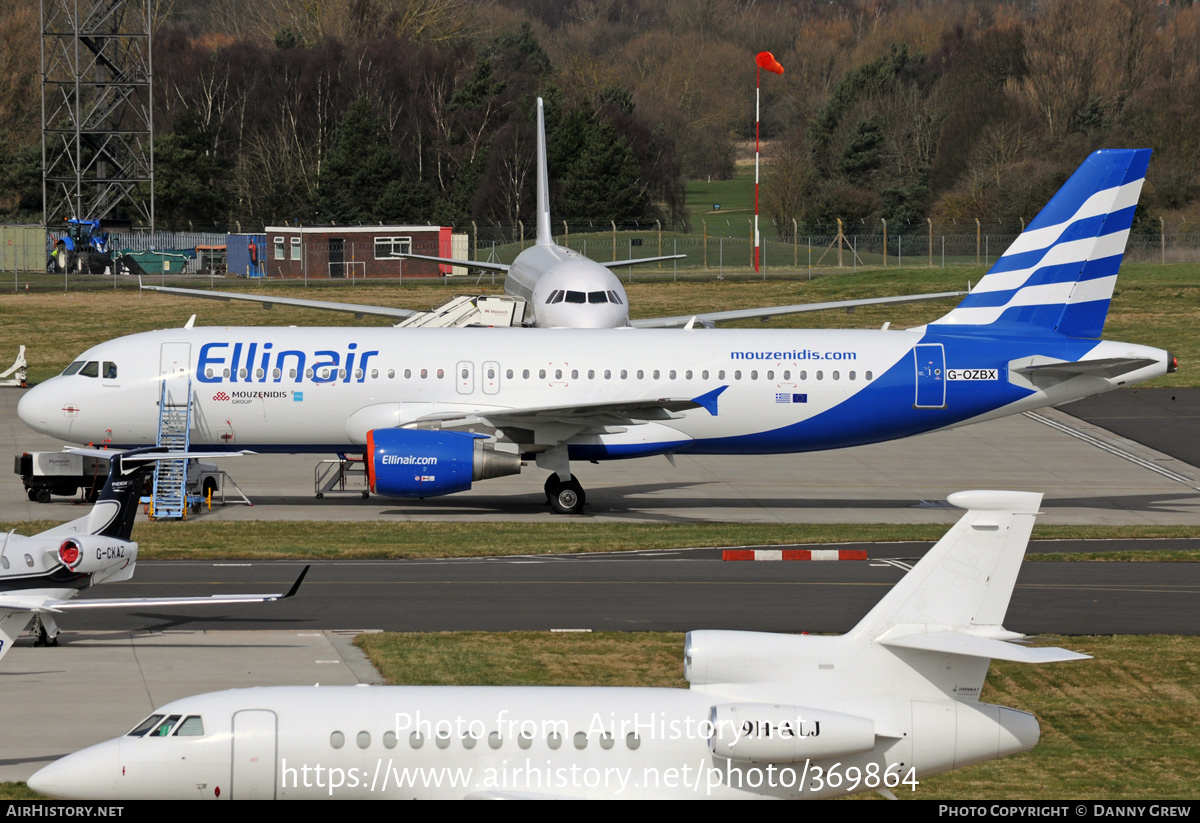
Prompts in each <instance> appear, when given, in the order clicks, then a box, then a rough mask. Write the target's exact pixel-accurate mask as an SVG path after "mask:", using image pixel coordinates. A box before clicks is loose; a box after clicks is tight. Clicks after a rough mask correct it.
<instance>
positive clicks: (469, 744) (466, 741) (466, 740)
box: [462, 732, 479, 749]
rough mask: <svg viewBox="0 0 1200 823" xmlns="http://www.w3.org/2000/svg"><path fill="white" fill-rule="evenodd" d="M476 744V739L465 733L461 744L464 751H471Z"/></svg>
mask: <svg viewBox="0 0 1200 823" xmlns="http://www.w3.org/2000/svg"><path fill="white" fill-rule="evenodd" d="M478 742H479V740H478V739H476V737H475V735H473V734H471V733H470V732H467V733H466V734H464V735H463V737H462V744H463V748H464V749H473V748H475V744H476V743H478Z"/></svg>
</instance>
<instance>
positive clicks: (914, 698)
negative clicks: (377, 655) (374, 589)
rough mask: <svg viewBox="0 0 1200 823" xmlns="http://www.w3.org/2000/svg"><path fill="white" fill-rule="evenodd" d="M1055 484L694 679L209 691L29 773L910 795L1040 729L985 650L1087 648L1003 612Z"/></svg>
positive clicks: (476, 787) (149, 792)
mask: <svg viewBox="0 0 1200 823" xmlns="http://www.w3.org/2000/svg"><path fill="white" fill-rule="evenodd" d="M1041 499H1042V496H1041V495H1040V494H1033V493H1030V492H997V491H975V492H959V493H958V494H954V495H951V496H950V502H951V503H953V504H955V505H957V506H960V507H962V508H966V509H968V511H967V513H966V514H964V515H963V517H962V518H961V519H960V520H959V522H958V523H957V524H956V525H955V526H954V527H952V528H951V529H950V531H949V532H948V533H947V534H946V535H945V536H944V537H943V538H942V539H941V540H940V541H939V542H938V544H937V545H936V546H934V547H933V548H932V549H930V551H929V553H928V554H926V556H925V557H924V558H922V559H921V560H920V562H918V563H917V564H916V566H915V567H914V568H913V569H912V571H910V572H909V573H908V574H907V575H906V576H905V577H904V578H903V579H902V580H901V581H900V582H899V583H898V584H896V586H895V587H894V588H893V589H892V590H891V591H890V592H888V593H887V594H886V595H885V596H884V597H883V599H882V600H880V602H879V603H878V604H877V605H876V606H875V608H874V609H872V610H871V611H870V613H868V614H867V615H866V616H865V617H864V618H863V619H862V620H861V621H860V622H859V624H858V625H857V626H856V627H855V628H854V629H853V630H851V631H850V632H849V633H848V634H845V635H842V636H840V637H818V636H813V635H787V634H765V633H756V632H739V631H693V632H691V633H690V634H688V636H687V640H686V643H685V647H684V673H685V675H686V677H687V679H688V681H689V683H690V688H688V689H651V688H640V689H639V688H586V687H585V688H537V687H476V688H468V687H451V686H442V687H416V686H383V687H370V686H359V687H342V686H334V687H325V686H315V687H295V686H293V687H280V688H257V689H238V690H234V691H226V692H219V693H214V694H204V695H199V696H196V697H187V698H184V699H182V700H176V701H174V702H171V703H168V704H166V705H165V706H162V707H161V708H158V709H155V710H154V712H153V713H152V714H151V715H150V716H149V717H147V718H145V719H144V720H143V721H141V722H140V723H138V724H137V725H136V726H134V728H133V729H132V730H131V731H130V732H129V733H128V734H126V735H125V736H123V737H119V738H116V739H114V740H109V741H107V742H105V743H100V744H98V745H95V746H92V747H91V748H88V749H84V750H83V751H80V752H77V753H75V754H72V755H69V756H67V757H65V758H63V759H61V760H59V761H57V762H55V763H53V764H51V765H49V766H47V767H45V768H44V769H42V770H41V771H39V772H37V773H36V774H35V775H33V777H31V778H30V779H29V786H30V788H32V789H34V790H35V791H39V792H42V793H44V794H48V795H50V796H52V797H58V798H72V799H88V800H97V801H110V800H113V801H117V800H134V799H155V800H158V799H172V800H184V799H197V800H201V799H208V800H214V799H221V800H229V799H234V800H237V799H243V798H245V799H250V798H258V799H273V798H274V799H326V798H333V799H342V798H344V799H371V798H376V799H385V798H389V799H390V798H394V799H402V798H430V799H457V798H463V799H467V798H479V799H549V798H631V799H632V798H704V797H713V798H730V799H733V798H745V799H752V798H813V797H832V796H836V795H842V794H850V793H853V792H859V791H864V790H876V791H879V792H881V793H884V794H888V793H894V794H905V795H908V794H910V793H911V792H912V791H914V790H916V789H917V788H918V786H919V784H920V783H921V782H922V781H924V780H926V779H927V778H929V777H931V776H932V775H935V774H938V773H939V772H944V771H949V770H951V769H957V768H962V767H963V766H967V765H970V764H973V763H980V762H983V761H986V760H993V759H995V758H998V757H1003V756H1005V755H1009V754H1014V753H1016V752H1022V751H1026V750H1028V749H1031V748H1033V747H1034V745H1036V743H1037V741H1038V737H1039V733H1040V730H1039V728H1038V722H1037V719H1036V718H1035V717H1034V716H1033V715H1031V714H1027V713H1026V712H1023V711H1018V710H1016V709H1010V708H1005V707H1002V706H994V705H989V704H986V703H981V702H979V695H980V691H981V689H982V687H983V682H984V678H985V677H986V675H987V669H988V663H989V660H990V659H992V658H995V659H1001V660H1013V661H1018V662H1024V663H1049V662H1057V661H1066V660H1080V659H1086V655H1081V654H1077V653H1075V652H1070V651H1067V650H1065V649H1059V648H1031V647H1029V646H1026V645H1020V644H1018V643H1014V642H1010V641H1019V640H1021V639H1023V636H1022V635H1020V634H1017V633H1015V632H1010V631H1007V630H1006V629H1005V628H1004V627H1003V625H1002V624H1003V621H1004V616H1005V612H1006V611H1007V609H1008V603H1009V598H1010V597H1011V595H1012V590H1013V586H1014V584H1015V583H1016V579H1017V574H1018V571H1019V570H1020V567H1021V559H1022V557H1023V556H1024V553H1025V546H1026V543H1027V541H1028V539H1029V534H1030V530H1031V529H1032V528H1033V521H1034V518H1035V516H1036V515H1037V512H1038V506H1039V504H1040V502H1041Z"/></svg>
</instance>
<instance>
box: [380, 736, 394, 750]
mask: <svg viewBox="0 0 1200 823" xmlns="http://www.w3.org/2000/svg"><path fill="white" fill-rule="evenodd" d="M383 747H384V748H385V749H394V748H396V733H395V732H384V733H383Z"/></svg>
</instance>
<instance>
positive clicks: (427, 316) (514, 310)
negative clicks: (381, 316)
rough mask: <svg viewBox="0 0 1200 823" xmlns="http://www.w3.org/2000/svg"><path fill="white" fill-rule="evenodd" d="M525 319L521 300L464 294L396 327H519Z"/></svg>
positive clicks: (412, 317)
mask: <svg viewBox="0 0 1200 823" xmlns="http://www.w3.org/2000/svg"><path fill="white" fill-rule="evenodd" d="M524 319H525V301H524V300H523V299H522V298H520V297H509V296H508V295H473V294H464V295H459V296H458V297H455V298H454V299H453V300H451V301H450V302H448V303H446V304H445V305H442V306H438V307H437V308H436V309H432V310H430V311H422V312H416V313H415V314H412V315H409V316H408V317H406V318H404V319H403V320H402V321H400V322H399V323H397V324H396V328H409V329H412V328H427V329H450V328H462V327H465V326H519V325H521V323H522V322H523V321H524Z"/></svg>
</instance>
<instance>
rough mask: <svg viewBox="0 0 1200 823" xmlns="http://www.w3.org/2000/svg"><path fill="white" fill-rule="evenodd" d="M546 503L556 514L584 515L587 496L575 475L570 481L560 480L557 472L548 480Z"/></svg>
mask: <svg viewBox="0 0 1200 823" xmlns="http://www.w3.org/2000/svg"><path fill="white" fill-rule="evenodd" d="M546 502H547V503H549V504H550V508H552V509H554V513H555V514H583V504H584V503H586V502H587V495H586V494H585V493H584V491H583V486H581V485H580V484H579V481H578V480H576V479H575V475H571V479H570V480H560V479H559V477H558V473H557V472H555V473H553V474H551V475H550V476H549V477H547V478H546Z"/></svg>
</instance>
